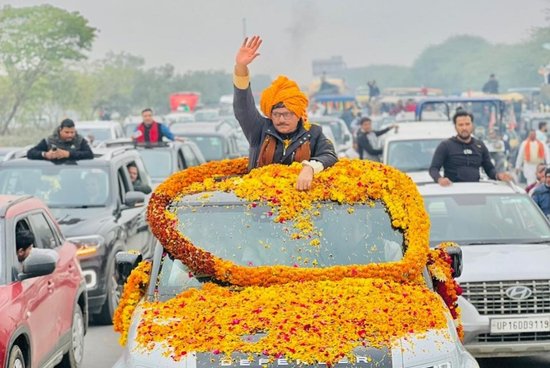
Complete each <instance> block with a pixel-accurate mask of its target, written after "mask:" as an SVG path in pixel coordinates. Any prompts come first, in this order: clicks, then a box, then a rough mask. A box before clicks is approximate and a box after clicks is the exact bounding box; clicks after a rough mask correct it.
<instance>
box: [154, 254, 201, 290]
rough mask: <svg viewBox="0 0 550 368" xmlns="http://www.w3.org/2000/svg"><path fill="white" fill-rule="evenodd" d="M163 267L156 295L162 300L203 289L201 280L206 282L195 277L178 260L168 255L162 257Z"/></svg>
mask: <svg viewBox="0 0 550 368" xmlns="http://www.w3.org/2000/svg"><path fill="white" fill-rule="evenodd" d="M161 265H162V266H161V269H160V273H159V276H158V282H157V290H156V295H154V296H155V297H158V298H159V299H160V300H166V299H169V298H171V297H173V296H175V295H178V294H179V293H181V292H182V291H184V290H186V289H190V288H196V289H198V288H200V287H201V284H202V282H201V280H203V281H204V280H205V279H199V278H197V277H194V275H193V274H191V273H190V272H189V269H188V268H187V266H185V265H184V264H183V263H182V262H181V261H180V260H178V259H175V260H174V259H172V258H170V256H169V255H168V254H166V253H165V254H164V255H163V256H162V260H161Z"/></svg>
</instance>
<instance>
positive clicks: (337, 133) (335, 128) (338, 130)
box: [314, 121, 344, 144]
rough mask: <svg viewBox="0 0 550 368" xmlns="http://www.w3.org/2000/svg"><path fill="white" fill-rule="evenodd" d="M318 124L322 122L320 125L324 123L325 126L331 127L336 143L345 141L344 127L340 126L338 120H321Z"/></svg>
mask: <svg viewBox="0 0 550 368" xmlns="http://www.w3.org/2000/svg"><path fill="white" fill-rule="evenodd" d="M314 123H315V122H314ZM316 124H320V125H323V126H328V127H329V128H330V130H331V131H332V135H333V136H334V139H335V140H336V143H337V144H343V143H344V142H343V132H342V127H341V126H340V124H338V122H337V121H321V122H319V123H316Z"/></svg>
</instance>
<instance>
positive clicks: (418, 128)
mask: <svg viewBox="0 0 550 368" xmlns="http://www.w3.org/2000/svg"><path fill="white" fill-rule="evenodd" d="M397 125H398V126H399V128H398V130H397V133H396V132H395V130H393V129H392V130H390V131H389V132H388V134H387V135H386V137H385V140H386V141H394V140H398V141H401V140H412V139H422V138H427V139H429V138H441V139H445V138H450V137H452V136H454V135H456V132H455V129H454V126H453V125H452V123H449V122H448V121H445V122H432V121H430V122H428V121H419V122H408V123H397Z"/></svg>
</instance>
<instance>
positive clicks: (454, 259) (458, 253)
mask: <svg viewBox="0 0 550 368" xmlns="http://www.w3.org/2000/svg"><path fill="white" fill-rule="evenodd" d="M445 251H446V252H447V254H448V255H449V256H450V257H451V266H452V267H453V278H455V279H456V278H458V277H460V275H462V249H460V247H448V248H446V249H445Z"/></svg>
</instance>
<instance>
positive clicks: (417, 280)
mask: <svg viewBox="0 0 550 368" xmlns="http://www.w3.org/2000/svg"><path fill="white" fill-rule="evenodd" d="M246 168H247V160H246V159H237V160H231V161H221V162H210V163H208V164H204V165H201V166H199V167H194V168H190V169H187V170H185V171H182V172H180V173H177V174H174V175H173V176H172V177H170V178H169V179H168V180H167V181H166V182H164V183H163V184H161V185H160V186H159V187H158V188H157V190H156V191H155V193H154V194H153V196H152V198H151V200H150V203H149V207H148V220H149V223H150V225H151V229H152V231H153V233H154V234H155V236H156V237H157V238H158V239H159V240H160V241H161V243H162V244H163V246H164V247H165V249H166V250H167V251H168V252H169V253H170V254H171V255H172V256H173V257H175V258H177V259H180V260H181V261H182V262H183V263H184V264H185V265H187V267H188V268H189V269H190V270H191V271H192V272H193V273H195V274H206V275H213V276H214V277H215V278H216V279H217V280H219V281H221V282H226V283H229V284H231V285H233V286H232V287H231V288H227V287H220V286H217V285H214V284H206V285H204V287H202V288H200V289H190V290H187V291H184V292H183V293H181V294H180V295H178V296H177V297H175V298H173V299H170V300H168V301H166V302H163V303H161V302H145V303H144V304H143V310H144V312H143V314H142V320H141V322H140V324H139V327H138V335H137V342H138V346H139V347H140V348H142V349H148V348H152V347H153V346H155V345H156V343H158V344H161V345H162V346H164V347H165V351H166V354H169V355H171V356H172V357H173V358H174V359H176V360H178V359H180V358H181V357H183V356H184V355H185V354H186V353H187V352H190V351H196V352H212V353H214V354H220V353H221V354H230V353H231V352H233V351H241V352H244V353H251V354H262V353H263V354H267V355H269V356H271V357H277V356H280V355H282V354H284V355H285V357H287V358H289V359H294V360H300V361H302V362H316V361H318V362H326V363H328V364H330V363H334V362H336V361H338V360H339V359H340V358H342V357H344V356H348V357H349V356H350V354H351V353H352V350H353V348H354V347H356V346H361V345H368V346H375V347H378V346H388V345H390V344H393V343H395V342H396V341H398V339H399V338H402V337H406V336H407V335H408V334H415V335H416V336H421V335H422V334H423V333H425V332H426V331H428V330H429V329H445V327H446V320H445V318H444V313H445V311H444V310H443V308H442V307H441V303H440V301H439V300H438V298H437V296H436V295H435V294H434V293H433V292H432V291H430V290H429V289H428V288H427V287H426V285H425V283H424V280H423V278H422V270H423V268H424V267H425V266H426V265H427V261H428V255H430V260H431V262H432V263H431V271H433V272H432V275H436V276H434V277H437V276H439V277H440V278H441V279H443V278H445V280H444V281H443V280H442V281H443V282H442V284H443V285H444V287H441V288H438V291H440V292H441V293H443V298H444V299H445V298H446V296H447V299H445V302H446V303H447V304H448V305H449V306H450V308H451V306H453V308H454V309H451V311H452V313H453V317H455V318H458V313H459V311H458V309H457V308H456V298H457V293H456V292H457V289H456V288H454V285H451V281H452V278H449V276H450V263H448V262H443V261H442V260H443V258H444V257H443V256H441V255H437V254H436V253H433V252H430V250H429V246H428V239H429V219H428V217H427V214H426V212H425V210H424V207H423V201H422V199H421V197H420V195H419V194H418V191H417V189H416V186H415V185H414V183H413V182H412V181H411V180H410V178H408V177H407V176H406V175H404V174H403V173H401V172H399V171H397V170H395V169H393V168H390V167H387V166H384V165H382V164H379V163H374V162H369V161H359V160H351V161H350V160H343V161H341V162H339V163H337V164H336V165H335V166H334V167H332V168H330V169H328V170H325V171H323V172H322V173H321V174H319V175H317V176H316V178H315V180H314V184H313V188H312V189H311V190H310V191H308V192H298V191H296V190H294V184H295V181H296V177H297V175H298V173H299V171H300V165H299V164H294V165H291V166H280V165H270V166H266V167H263V168H260V169H256V170H253V171H252V172H251V173H249V174H246ZM217 177H218V178H220V179H215V178H217ZM216 190H222V191H232V192H234V193H235V194H236V195H237V196H239V197H241V198H243V199H246V200H247V201H249V202H251V203H252V204H251V205H252V206H254V205H255V203H260V204H264V205H265V204H267V205H268V206H271V208H272V209H273V217H274V220H275V221H278V222H286V221H291V220H292V221H293V223H294V227H295V230H296V232H295V233H294V234H292V238H300V237H303V236H308V237H312V238H313V239H312V242H311V244H312V246H317V245H318V243H317V242H316V240H317V241H318V239H317V238H315V236H316V232H315V226H314V222H315V221H314V220H315V213H316V207H315V206H316V205H315V204H316V203H320V202H325V201H333V202H338V203H341V204H348V205H353V204H369V203H371V201H373V200H380V201H382V202H383V203H384V204H385V206H386V209H387V211H388V213H389V214H390V216H391V219H392V225H393V226H394V227H395V228H397V229H400V230H401V231H403V234H404V244H405V246H406V252H405V255H404V257H403V259H402V260H400V261H398V262H392V263H383V264H368V265H349V266H333V267H324V268H315V267H314V268H301V267H292V266H284V265H280V266H269V267H267V266H260V267H243V266H240V265H237V264H234V263H232V262H229V261H227V260H224V259H220V258H218V257H216V256H215V255H213V254H211V253H209V252H206V251H204V250H202V249H200V248H198V247H195V246H194V245H193V244H192V243H191V242H190V241H189V239H187V238H186V237H185V235H184V234H181V233H180V232H179V231H178V220H177V217H176V216H175V214H174V213H172V212H171V211H170V210H169V209H168V208H169V206H170V204H171V203H173V202H174V201H175V200H177V198H179V197H182V196H185V195H189V194H194V193H201V192H207V191H216ZM349 212H350V213H353V208H350V211H349ZM137 273H138V276H136V277H131V278H130V279H131V281H130V279H129V281H128V285H127V286H126V287H125V290H124V295H123V301H122V302H121V307H119V309H118V310H117V314H116V316H115V328H116V329H117V331H120V332H121V333H122V336H121V342H124V341H125V339H126V335H125V334H126V333H127V329H128V327H129V325H130V320H131V313H132V312H133V310H134V308H135V305H137V303H138V302H139V299H140V298H141V296H142V295H143V294H142V292H143V290H144V289H143V283H142V282H144V280H145V276H144V275H145V274H144V272H143V271H137ZM132 275H133V274H132ZM449 280H451V281H449ZM453 292H454V293H455V294H453ZM336 326H338V328H337V327H336ZM256 333H261V334H265V336H264V337H262V338H261V339H260V340H259V341H249V340H248V339H247V338H244V337H245V336H252V335H254V334H256ZM262 336H263V335H262Z"/></svg>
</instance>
